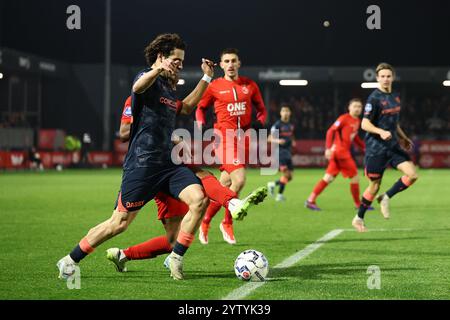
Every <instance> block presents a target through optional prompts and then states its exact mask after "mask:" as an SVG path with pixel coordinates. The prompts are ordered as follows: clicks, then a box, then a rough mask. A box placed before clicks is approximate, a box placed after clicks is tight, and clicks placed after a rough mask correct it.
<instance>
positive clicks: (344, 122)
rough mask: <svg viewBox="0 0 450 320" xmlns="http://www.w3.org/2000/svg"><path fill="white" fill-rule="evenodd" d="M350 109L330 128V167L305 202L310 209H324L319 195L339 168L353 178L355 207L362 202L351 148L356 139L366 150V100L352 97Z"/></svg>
mask: <svg viewBox="0 0 450 320" xmlns="http://www.w3.org/2000/svg"><path fill="white" fill-rule="evenodd" d="M348 111H349V112H348V113H346V114H343V115H341V116H340V117H339V118H338V119H337V120H336V121H335V122H334V124H333V125H332V126H331V127H330V128H329V129H328V131H327V136H326V147H325V148H326V149H325V157H326V158H327V160H328V161H329V162H328V167H327V169H326V173H325V175H324V176H323V178H322V179H321V180H320V181H319V182H318V183H317V184H316V186H315V187H314V189H313V191H312V192H311V195H310V196H309V198H308V200H306V202H305V207H306V208H308V209H311V210H315V211H320V210H321V209H320V208H319V207H318V206H317V204H316V199H317V197H318V196H319V195H320V194H321V193H322V191H323V190H324V189H325V188H326V187H327V186H328V185H329V184H330V183H331V182H333V181H334V179H335V178H336V176H337V175H338V174H339V172H340V173H342V176H343V177H344V178H350V191H351V194H352V196H353V201H354V203H355V207H356V208H359V206H360V198H359V177H358V168H357V167H356V163H355V160H353V157H352V154H351V152H350V149H351V146H352V143H354V144H356V145H357V146H358V147H359V148H360V149H361V150H362V151H363V152H364V151H365V144H364V141H362V139H361V138H360V137H359V136H358V130H359V126H360V124H361V120H360V119H359V116H360V115H361V112H362V101H361V100H360V99H352V100H350V102H349V104H348Z"/></svg>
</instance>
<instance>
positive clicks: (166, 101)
mask: <svg viewBox="0 0 450 320" xmlns="http://www.w3.org/2000/svg"><path fill="white" fill-rule="evenodd" d="M148 71H150V69H149V68H147V69H145V70H144V71H142V72H140V73H139V74H138V75H137V76H136V78H135V80H134V82H133V83H135V82H136V81H137V80H138V79H139V78H140V77H141V76H142V75H143V74H144V73H146V72H148ZM181 105H182V103H181V101H179V100H178V98H177V95H176V91H175V89H174V88H173V87H172V85H171V83H170V82H169V79H167V78H165V77H162V76H158V77H157V78H156V80H155V82H154V83H153V84H152V85H151V86H150V87H149V88H148V89H147V90H146V91H145V92H143V93H141V94H137V93H134V92H133V93H132V105H131V108H132V113H133V124H132V127H131V134H130V144H129V147H128V153H127V155H126V158H125V161H124V166H123V168H124V169H125V170H130V169H133V168H142V167H152V166H155V165H163V164H164V165H166V164H168V163H172V160H171V157H170V156H171V151H172V148H173V145H174V144H173V142H172V132H173V131H174V129H175V117H176V115H177V113H178V111H179V109H180V107H181Z"/></svg>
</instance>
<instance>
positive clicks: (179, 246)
mask: <svg viewBox="0 0 450 320" xmlns="http://www.w3.org/2000/svg"><path fill="white" fill-rule="evenodd" d="M187 249H189V247H186V246H183V245H182V244H181V243H179V242H178V241H177V242H176V243H175V246H174V247H173V252H175V253H176V254H178V255H180V256H184V254H185V253H186V251H187Z"/></svg>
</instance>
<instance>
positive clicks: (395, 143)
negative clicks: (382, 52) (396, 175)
mask: <svg viewBox="0 0 450 320" xmlns="http://www.w3.org/2000/svg"><path fill="white" fill-rule="evenodd" d="M376 74H377V82H378V84H379V87H378V88H377V89H375V90H374V91H373V92H372V94H371V95H370V96H369V98H368V99H367V103H366V106H365V109H364V118H363V120H362V123H361V128H362V129H363V130H364V131H367V133H366V137H365V143H366V155H365V173H366V176H367V178H369V181H370V182H369V186H368V187H367V189H366V191H365V192H364V194H363V197H362V199H361V205H360V207H359V210H358V214H357V215H356V216H355V218H354V219H353V221H352V225H353V227H354V228H355V229H356V230H357V231H359V232H364V231H367V229H366V227H365V225H364V214H365V212H366V210H367V209H368V208H369V206H370V205H371V203H372V201H373V200H374V199H375V197H376V194H377V193H378V190H379V189H380V185H381V180H382V178H383V173H384V170H385V169H386V167H387V166H388V165H391V166H392V167H393V168H396V169H398V170H399V171H401V172H402V173H403V174H404V175H403V176H402V177H401V178H400V179H399V180H398V181H397V182H396V183H394V185H393V186H392V187H391V188H390V189H389V190H388V191H386V192H385V193H383V194H381V195H379V196H378V197H377V201H378V202H379V203H380V208H381V213H382V214H383V216H384V218H386V219H388V218H389V200H390V199H391V198H392V197H393V196H394V195H395V194H397V193H398V192H401V191H403V190H405V189H407V188H408V187H409V186H411V185H412V184H413V183H414V182H416V181H417V179H418V175H417V172H416V167H415V166H414V164H413V162H412V161H411V159H410V157H409V155H408V153H407V152H406V151H405V150H411V148H412V147H413V143H412V141H411V140H410V139H409V138H408V137H407V136H406V134H405V133H404V132H403V130H402V129H401V127H400V125H399V118H400V109H401V105H400V97H399V94H398V93H396V92H393V91H392V82H393V81H394V69H393V67H392V66H391V65H389V64H387V63H381V64H379V65H378V66H377V69H376Z"/></svg>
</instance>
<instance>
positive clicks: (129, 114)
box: [123, 106, 133, 117]
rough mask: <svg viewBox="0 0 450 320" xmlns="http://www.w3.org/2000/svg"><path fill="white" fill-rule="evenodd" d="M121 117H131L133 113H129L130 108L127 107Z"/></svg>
mask: <svg viewBox="0 0 450 320" xmlns="http://www.w3.org/2000/svg"><path fill="white" fill-rule="evenodd" d="M123 115H124V116H126V117H131V116H132V115H133V113H132V112H131V106H127V107H126V108H125V110H124V111H123Z"/></svg>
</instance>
